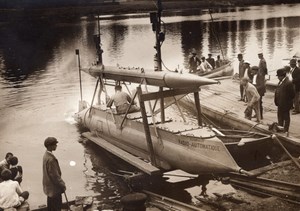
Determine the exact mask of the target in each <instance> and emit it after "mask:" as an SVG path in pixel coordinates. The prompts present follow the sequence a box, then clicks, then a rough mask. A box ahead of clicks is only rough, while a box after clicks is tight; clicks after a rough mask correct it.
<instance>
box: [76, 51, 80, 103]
mask: <svg viewBox="0 0 300 211" xmlns="http://www.w3.org/2000/svg"><path fill="white" fill-rule="evenodd" d="M75 53H76V55H77V59H78V72H79V84H80V100H81V101H82V82H81V70H80V69H81V66H80V54H79V49H76V50H75Z"/></svg>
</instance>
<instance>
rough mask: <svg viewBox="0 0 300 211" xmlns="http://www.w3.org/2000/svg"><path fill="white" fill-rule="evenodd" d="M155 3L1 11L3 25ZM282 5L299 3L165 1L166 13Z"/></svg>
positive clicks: (138, 9)
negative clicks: (24, 19)
mask: <svg viewBox="0 0 300 211" xmlns="http://www.w3.org/2000/svg"><path fill="white" fill-rule="evenodd" d="M153 2H155V1H152V0H151V1H129V2H124V3H115V4H93V5H85V6H81V5H80V6H61V7H51V8H50V7H49V8H40V7H39V8H37V7H36V8H35V7H27V8H12V9H0V22H11V21H20V20H22V19H23V17H24V16H25V17H26V18H27V20H31V19H51V20H54V21H55V20H67V21H72V20H76V19H79V18H80V17H83V16H92V15H95V14H99V15H122V14H129V13H145V12H150V11H155V10H156V7H155V5H154V3H153ZM282 3H287V4H290V3H298V2H297V1H296V0H287V1H283V0H214V1H213V0H209V1H207V0H206V1H205V0H197V1H196V0H194V1H192V0H189V1H179V0H177V1H176V0H172V1H163V11H164V12H167V13H168V12H172V11H179V10H195V11H196V10H201V9H208V8H212V9H214V8H227V7H236V6H251V5H266V4H267V5H272V4H282Z"/></svg>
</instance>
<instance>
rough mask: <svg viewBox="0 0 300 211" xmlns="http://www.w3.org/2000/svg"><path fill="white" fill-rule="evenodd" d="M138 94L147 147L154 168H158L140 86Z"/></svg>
mask: <svg viewBox="0 0 300 211" xmlns="http://www.w3.org/2000/svg"><path fill="white" fill-rule="evenodd" d="M137 94H138V97H139V102H140V107H141V113H142V118H143V125H144V130H145V135H146V141H147V147H148V151H149V153H150V160H151V164H152V165H154V166H157V165H156V159H155V154H154V148H153V144H152V139H151V133H150V128H149V124H148V118H147V113H146V107H145V103H144V101H143V100H142V99H141V95H142V88H141V87H140V86H138V87H137Z"/></svg>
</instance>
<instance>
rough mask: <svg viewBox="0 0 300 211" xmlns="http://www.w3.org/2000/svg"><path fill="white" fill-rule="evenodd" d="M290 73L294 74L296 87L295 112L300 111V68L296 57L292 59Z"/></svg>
mask: <svg viewBox="0 0 300 211" xmlns="http://www.w3.org/2000/svg"><path fill="white" fill-rule="evenodd" d="M290 67H291V69H290V74H291V76H292V83H293V84H294V89H295V98H294V111H293V114H299V113H300V105H299V104H300V102H299V101H300V96H299V95H300V69H299V68H298V67H297V61H296V59H291V60H290Z"/></svg>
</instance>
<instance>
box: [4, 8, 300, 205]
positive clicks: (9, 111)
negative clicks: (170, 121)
mask: <svg viewBox="0 0 300 211" xmlns="http://www.w3.org/2000/svg"><path fill="white" fill-rule="evenodd" d="M299 11H300V4H294V5H274V6H253V7H245V8H242V7H241V8H229V9H222V10H220V11H215V12H214V13H213V18H214V22H213V23H212V22H211V19H210V16H209V14H208V13H207V12H205V11H204V12H197V13H196V14H195V12H194V13H193V15H189V14H187V12H184V13H183V12H176V13H174V14H173V16H167V17H164V18H163V21H164V27H163V28H164V30H165V33H166V40H165V42H164V43H163V46H162V55H163V57H162V58H163V62H164V64H165V66H166V67H168V68H169V69H175V68H178V69H179V70H181V69H182V70H183V71H185V69H186V67H187V61H188V56H189V52H190V51H191V49H192V48H195V49H196V50H197V52H198V55H205V56H206V55H207V54H208V53H209V52H210V53H212V54H213V56H214V57H216V55H219V54H220V46H219V45H218V44H217V41H216V34H217V36H218V37H219V40H220V43H221V46H222V50H223V53H224V54H225V55H226V56H227V57H228V58H229V59H233V60H234V59H235V58H236V55H237V54H238V53H240V52H241V53H243V54H244V55H245V59H246V60H249V61H250V63H251V64H253V65H257V64H258V58H257V53H258V52H263V53H264V55H265V58H266V60H267V63H268V67H269V70H270V75H271V77H273V76H274V72H273V70H275V69H276V68H279V67H281V66H282V65H283V63H284V62H286V61H282V59H286V58H291V57H292V56H293V55H294V54H295V53H296V52H297V50H300V39H299V38H300V13H299ZM102 19H103V20H102V21H101V34H102V44H103V46H102V47H103V49H104V54H103V60H104V64H109V65H116V64H119V65H122V66H126V67H127V66H130V67H132V66H135V67H144V68H152V67H153V56H154V53H155V51H154V48H153V46H154V43H155V41H154V34H153V32H152V29H151V25H150V23H149V18H148V17H146V16H144V15H143V14H141V15H140V16H138V17H132V16H130V15H129V16H126V17H122V18H120V17H116V16H110V17H102ZM213 31H215V32H217V33H213ZM96 33H97V22H96V21H95V20H90V19H89V18H85V17H83V18H82V19H81V20H80V21H76V22H75V23H74V22H73V23H55V24H54V23H51V22H45V21H41V20H39V21H30V20H29V19H27V18H26V17H24V19H23V21H21V22H18V23H15V22H14V23H12V24H8V25H3V26H1V27H0V36H1V39H0V99H1V101H0V141H1V147H0V157H3V158H4V156H5V153H6V152H8V151H11V152H13V153H14V154H15V155H16V156H17V157H18V158H19V161H20V164H21V165H22V166H23V169H24V179H23V183H22V187H23V189H24V190H29V191H30V193H31V196H30V203H31V205H32V207H37V206H38V205H40V204H45V203H46V197H45V196H44V195H43V190H42V168H41V167H42V156H43V153H44V151H45V149H44V146H43V141H44V139H45V138H46V137H48V136H55V137H57V139H58V141H59V144H58V149H57V151H56V152H55V155H56V156H57V158H58V159H59V161H60V165H61V168H62V172H63V178H64V179H65V180H66V183H67V187H68V189H67V193H68V195H69V198H74V196H77V195H88V194H91V193H94V192H96V193H100V194H102V198H103V200H105V199H109V198H110V197H112V198H113V197H118V196H120V195H122V194H123V193H124V192H126V191H127V189H126V187H125V185H124V183H122V182H120V179H119V178H116V177H115V176H112V174H111V171H115V170H116V169H117V168H116V166H118V164H119V163H120V161H119V160H118V159H115V158H114V157H112V156H108V154H107V153H105V152H103V151H102V150H100V149H98V148H97V147H95V146H94V145H92V144H87V145H85V144H81V143H79V141H80V140H81V138H80V134H79V132H78V131H77V128H76V126H75V124H74V121H73V119H72V115H73V114H74V112H76V111H77V108H78V100H79V98H80V96H79V84H78V71H77V60H76V56H75V49H79V50H80V54H81V62H82V66H87V65H90V64H91V63H93V62H94V60H95V57H96V56H95V47H94V43H93V34H96ZM94 85H95V81H94V79H93V78H91V77H90V76H88V75H85V74H83V96H84V98H85V99H87V100H88V101H90V100H91V96H92V92H93V88H94ZM70 161H75V163H76V165H70ZM120 168H122V167H120Z"/></svg>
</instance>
